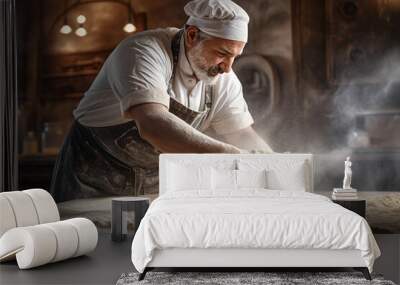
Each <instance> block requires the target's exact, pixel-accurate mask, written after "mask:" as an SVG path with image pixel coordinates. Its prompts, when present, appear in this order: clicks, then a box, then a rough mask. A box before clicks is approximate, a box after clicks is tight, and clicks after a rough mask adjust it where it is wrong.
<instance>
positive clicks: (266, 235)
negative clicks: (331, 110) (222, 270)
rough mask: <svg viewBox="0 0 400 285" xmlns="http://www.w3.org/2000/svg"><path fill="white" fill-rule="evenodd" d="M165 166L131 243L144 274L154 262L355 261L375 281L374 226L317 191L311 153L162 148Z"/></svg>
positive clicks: (181, 264)
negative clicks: (174, 151) (165, 150)
mask: <svg viewBox="0 0 400 285" xmlns="http://www.w3.org/2000/svg"><path fill="white" fill-rule="evenodd" d="M159 171H160V197H159V198H157V199H156V200H155V201H153V203H152V204H151V206H150V208H149V210H148V211H147V213H146V216H145V217H144V218H143V220H142V222H141V224H140V226H139V228H138V230H137V232H136V235H135V237H134V240H133V243H132V262H133V264H134V266H135V267H136V269H137V270H138V271H139V272H141V273H142V274H141V276H140V279H142V278H144V275H145V273H146V272H147V271H148V270H151V269H152V268H155V267H168V268H171V267H238V268H243V267H263V268H265V267H354V268H356V269H360V270H361V271H363V273H364V275H365V277H366V278H367V279H368V278H370V275H369V272H372V268H373V263H374V260H375V259H376V258H377V257H379V255H380V251H379V248H378V246H377V244H376V242H375V239H374V237H373V235H372V232H371V229H370V227H369V225H368V223H367V222H366V221H365V220H364V219H363V218H362V217H360V216H358V215H357V214H355V213H353V212H351V211H349V210H347V209H344V208H342V207H341V206H339V205H337V204H335V203H333V202H332V201H330V200H329V199H328V198H326V197H323V196H321V195H316V194H313V193H312V192H313V185H312V181H313V163H312V155H310V154H269V155H267V154H240V155H231V154H163V155H161V156H160V170H159ZM264 178H265V179H264ZM232 183H234V184H235V185H233V184H232ZM263 183H265V185H264V184H263Z"/></svg>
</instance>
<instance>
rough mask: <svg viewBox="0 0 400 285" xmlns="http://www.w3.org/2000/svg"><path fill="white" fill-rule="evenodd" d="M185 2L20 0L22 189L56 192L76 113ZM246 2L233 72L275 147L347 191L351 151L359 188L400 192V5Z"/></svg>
mask: <svg viewBox="0 0 400 285" xmlns="http://www.w3.org/2000/svg"><path fill="white" fill-rule="evenodd" d="M186 2H187V1H184V0H162V1H144V0H126V1H124V0H86V1H84V0H82V1H77V0H69V1H68V0H58V1H54V0H40V1H39V0H38V1H17V5H18V7H17V8H18V9H17V12H18V15H17V19H18V31H19V32H18V44H19V53H20V56H19V72H20V77H21V78H22V83H21V84H20V90H19V91H20V96H19V117H18V120H19V128H18V132H19V134H18V135H19V142H20V145H19V150H20V158H19V168H20V171H19V174H20V176H19V183H20V188H21V189H22V188H27V187H43V188H48V187H49V183H50V177H51V171H52V167H53V164H54V161H55V157H56V154H57V151H58V149H59V147H60V145H61V143H62V141H63V138H64V136H65V134H66V133H67V131H68V127H69V124H70V123H71V121H72V110H73V109H74V107H75V106H76V105H77V104H78V102H79V100H80V98H81V97H82V96H83V94H84V92H85V91H86V90H87V89H88V87H89V85H90V84H91V82H92V81H93V79H94V78H95V76H96V73H97V71H98V70H99V68H100V67H101V65H102V63H103V62H104V60H105V58H106V57H107V55H108V54H109V53H110V52H111V50H112V49H113V48H114V47H115V46H116V45H117V44H118V43H119V42H120V41H121V40H122V39H123V38H125V37H127V36H130V35H131V34H133V33H135V32H140V31H143V30H146V29H153V28H158V27H168V26H173V27H182V25H183V24H184V22H185V20H186V16H185V14H184V12H183V6H184V5H185V4H186ZM236 2H237V3H238V4H239V5H241V6H242V7H243V8H244V9H245V10H246V11H247V12H248V13H249V15H250V19H251V21H250V25H249V42H248V44H247V46H246V48H245V51H244V55H243V56H242V57H241V58H239V59H237V61H236V63H235V65H234V70H235V71H236V73H237V74H238V76H239V78H240V80H241V81H242V84H243V87H244V95H245V98H246V100H247V102H248V104H249V108H250V110H251V112H252V114H253V116H254V118H255V120H256V123H255V128H256V129H257V130H258V131H259V133H260V134H261V135H262V136H263V137H264V138H265V139H266V140H267V141H268V142H269V143H270V144H271V146H272V147H273V149H274V150H275V151H278V152H312V153H314V154H315V189H316V190H317V191H331V190H332V188H333V187H340V186H341V181H342V179H343V163H344V160H345V158H346V156H347V155H350V156H351V158H352V161H353V173H354V175H353V184H352V185H353V187H355V188H358V190H359V191H375V192H379V191H381V192H382V193H387V192H393V193H395V192H399V191H400V64H399V63H400V1H396V0H369V1H361V0H359V1H356V0H324V1H323V0H292V1H291V0H280V1H277V0H252V1H245V0H240V1H239V0H237V1H236ZM82 16H83V17H82ZM127 24H133V25H134V27H133V26H126V25H127ZM66 26H68V27H69V28H68V27H66ZM68 32H69V33H68ZM391 201H392V200H391ZM392 202H393V201H392ZM392 202H391V203H392ZM393 203H394V206H393V205H392V206H393V207H394V208H395V209H396V210H397V211H398V212H397V213H398V214H399V216H400V199H398V200H395V202H393ZM399 227H400V225H399Z"/></svg>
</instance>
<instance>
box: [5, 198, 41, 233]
mask: <svg viewBox="0 0 400 285" xmlns="http://www.w3.org/2000/svg"><path fill="white" fill-rule="evenodd" d="M1 196H3V197H5V198H6V199H7V200H8V201H9V202H10V205H11V208H12V209H13V213H14V216H15V220H16V224H17V227H26V226H33V225H37V224H38V223H39V220H38V215H37V213H36V209H35V205H34V204H33V201H32V199H31V198H30V196H29V195H27V194H26V193H24V192H23V191H10V192H3V193H1Z"/></svg>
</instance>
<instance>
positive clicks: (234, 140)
mask: <svg viewBox="0 0 400 285" xmlns="http://www.w3.org/2000/svg"><path fill="white" fill-rule="evenodd" d="M222 140H223V141H224V142H227V143H230V144H233V145H235V146H237V147H240V148H241V149H247V150H253V151H262V152H265V153H273V152H274V151H273V150H272V149H271V147H270V146H269V145H268V144H267V143H266V142H265V141H264V140H263V139H262V138H261V137H260V136H259V135H258V134H257V133H256V131H255V130H254V129H253V128H252V127H248V128H246V129H242V130H240V131H237V132H235V133H231V134H226V135H223V136H222Z"/></svg>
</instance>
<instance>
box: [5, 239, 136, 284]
mask: <svg viewBox="0 0 400 285" xmlns="http://www.w3.org/2000/svg"><path fill="white" fill-rule="evenodd" d="M131 242H132V238H130V239H128V240H126V241H124V242H120V243H116V242H112V241H111V239H110V235H109V234H104V233H103V234H99V242H98V245H97V248H96V250H95V251H93V252H92V253H90V254H88V255H87V256H81V257H77V258H73V259H69V260H65V261H61V262H57V263H52V264H48V265H44V266H41V267H37V268H33V269H28V270H19V269H18V266H17V263H16V262H15V261H14V262H7V263H2V264H0V284H1V285H8V284H115V283H116V281H117V280H118V278H119V276H120V275H121V274H122V273H124V272H129V271H131V272H132V271H134V268H133V265H132V262H131V259H130V252H131Z"/></svg>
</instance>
